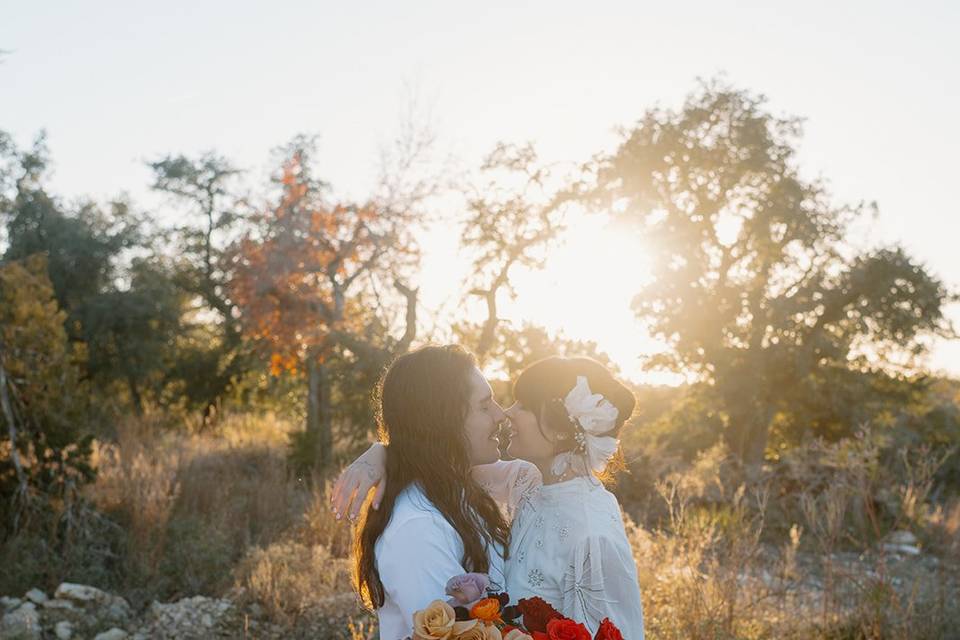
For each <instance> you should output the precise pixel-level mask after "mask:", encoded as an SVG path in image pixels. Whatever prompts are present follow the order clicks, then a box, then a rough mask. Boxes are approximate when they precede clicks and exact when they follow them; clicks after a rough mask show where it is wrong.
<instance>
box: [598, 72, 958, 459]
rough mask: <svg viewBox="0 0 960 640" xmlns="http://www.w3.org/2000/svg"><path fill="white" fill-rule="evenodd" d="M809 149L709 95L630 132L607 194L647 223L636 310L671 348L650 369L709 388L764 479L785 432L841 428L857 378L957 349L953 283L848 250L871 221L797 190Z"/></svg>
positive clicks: (607, 181)
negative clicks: (813, 418) (953, 344)
mask: <svg viewBox="0 0 960 640" xmlns="http://www.w3.org/2000/svg"><path fill="white" fill-rule="evenodd" d="M800 135H801V126H800V121H799V120H798V119H796V118H778V117H775V116H773V115H771V114H770V113H769V112H768V111H767V110H766V108H765V102H764V98H763V97H762V96H755V95H753V94H751V93H749V92H745V91H738V90H735V89H732V88H729V87H726V86H723V85H721V84H720V83H718V82H711V83H706V84H704V85H703V86H702V87H701V89H700V90H699V91H698V92H696V93H694V94H692V95H691V96H689V97H688V99H687V101H686V103H685V104H684V106H683V109H681V110H680V111H672V110H664V109H652V110H650V111H648V112H647V113H646V114H645V115H644V116H643V118H641V119H640V121H639V122H638V123H637V124H636V125H635V126H634V127H633V128H632V129H630V130H628V131H626V132H625V134H624V140H623V142H622V143H621V145H620V146H619V148H618V149H617V150H616V151H615V152H614V153H612V154H611V155H609V156H608V157H606V158H604V159H603V160H602V161H601V163H600V166H599V170H598V187H597V191H596V192H595V194H594V195H595V196H596V200H595V203H596V204H598V205H603V206H605V207H608V208H610V209H613V210H616V211H621V212H623V215H624V216H625V217H626V218H628V219H630V220H633V221H635V222H636V223H637V226H638V228H639V229H640V232H641V233H642V234H643V236H644V238H645V240H646V242H645V244H646V247H647V248H648V250H649V251H650V252H651V254H652V257H653V258H654V260H655V265H656V266H655V272H654V274H653V275H654V278H653V281H652V283H651V284H650V285H649V286H646V287H645V288H643V289H642V290H641V291H640V292H639V293H638V295H637V296H636V299H635V301H634V309H635V310H636V313H637V315H638V317H639V318H640V319H642V320H643V321H645V322H646V323H648V325H649V326H650V327H651V328H652V331H653V333H654V334H655V335H657V336H658V337H660V338H661V339H663V340H664V341H666V342H667V343H668V344H669V350H668V351H667V352H665V353H663V354H661V355H660V356H659V357H658V358H656V359H654V360H653V361H652V363H651V365H652V366H658V367H665V368H669V369H672V370H678V371H679V370H685V371H690V372H694V373H695V374H698V375H699V377H700V379H701V380H702V381H703V382H705V383H707V384H706V386H705V388H708V389H710V390H711V393H712V394H713V396H714V399H715V400H716V402H718V403H719V406H720V407H721V410H722V413H723V422H724V424H725V439H726V441H727V443H728V445H729V447H730V449H731V450H732V451H733V452H735V453H736V454H738V455H739V456H740V457H741V459H742V460H744V461H745V462H747V463H751V464H752V463H758V462H760V461H761V460H762V459H763V457H764V452H765V451H766V450H767V447H768V435H769V434H770V430H771V426H772V425H774V424H778V425H780V428H783V427H784V426H785V425H787V424H789V427H788V428H789V429H792V430H794V432H798V431H799V432H806V433H808V434H809V433H816V428H817V425H816V424H811V423H808V422H807V421H806V420H805V417H806V416H809V415H810V414H809V412H807V411H805V406H809V405H810V404H811V402H813V401H816V402H818V403H820V407H821V408H822V407H823V406H824V403H823V401H824V400H825V399H827V398H829V397H831V396H833V397H834V399H835V402H833V403H830V409H829V411H831V412H832V416H821V417H820V422H821V424H827V423H830V422H831V421H833V420H834V417H836V416H839V415H840V412H841V410H842V409H843V408H845V407H844V405H848V403H849V402H850V401H851V398H852V397H854V396H855V394H854V393H848V392H847V391H845V390H849V389H850V388H851V387H850V385H851V384H853V383H856V384H862V382H861V378H860V377H859V376H857V375H854V374H857V373H859V372H864V371H868V370H877V369H879V370H881V371H882V372H883V375H884V376H886V377H889V376H891V375H892V376H896V375H899V374H898V371H899V372H903V371H904V370H907V371H909V370H910V367H909V366H908V367H907V368H906V369H904V368H898V366H897V363H898V362H906V364H907V365H912V364H913V362H912V361H911V360H910V359H909V357H911V356H917V355H920V354H922V353H923V351H924V344H925V343H924V342H923V340H922V338H923V337H924V336H926V335H930V334H936V335H941V336H950V335H953V330H952V327H951V326H950V323H949V322H948V321H947V320H946V318H945V317H944V304H945V303H946V302H947V301H948V300H949V299H950V294H949V292H948V291H947V290H946V288H945V287H944V285H943V283H942V282H941V281H940V280H938V279H937V278H935V277H933V276H932V275H930V274H929V273H928V272H927V270H926V269H925V268H924V267H923V266H922V265H921V264H919V263H918V262H917V261H916V260H914V259H913V258H911V257H910V256H909V255H907V253H906V252H905V251H904V250H903V249H902V248H900V247H883V248H879V249H873V250H869V251H856V250H855V249H854V248H853V247H852V246H851V245H850V244H849V243H848V242H846V235H847V233H848V230H849V228H850V225H851V223H852V222H853V221H855V220H857V219H858V218H859V217H861V216H862V215H864V213H866V211H867V209H868V208H867V207H865V206H863V205H858V206H835V205H833V204H832V203H831V201H830V198H829V194H828V193H827V191H826V189H825V187H824V185H823V184H822V183H820V182H818V181H809V180H805V179H803V178H801V177H800V176H799V174H798V171H797V167H796V160H795V156H796V142H797V140H798V139H799V137H800ZM904 357H907V359H906V360H904ZM841 421H842V417H841ZM852 426H853V425H849V424H848V425H847V426H846V428H847V429H848V430H849V429H850V428H851V427H852Z"/></svg>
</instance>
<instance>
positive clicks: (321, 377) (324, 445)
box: [307, 350, 333, 470]
mask: <svg viewBox="0 0 960 640" xmlns="http://www.w3.org/2000/svg"><path fill="white" fill-rule="evenodd" d="M319 355H320V354H319V353H316V352H315V351H314V350H311V351H310V353H309V354H308V358H309V360H308V364H307V432H308V434H310V436H311V439H312V441H313V443H314V447H315V448H314V457H313V460H314V466H315V467H316V468H317V469H318V470H324V469H327V468H329V466H330V463H331V462H332V461H333V425H332V408H331V406H330V380H329V372H328V371H327V366H326V365H325V364H324V363H323V362H321V361H320V358H319Z"/></svg>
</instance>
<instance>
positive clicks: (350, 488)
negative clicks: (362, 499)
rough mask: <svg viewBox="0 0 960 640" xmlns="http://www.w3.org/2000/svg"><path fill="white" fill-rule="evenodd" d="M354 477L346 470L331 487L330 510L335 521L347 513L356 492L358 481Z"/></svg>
mask: <svg viewBox="0 0 960 640" xmlns="http://www.w3.org/2000/svg"><path fill="white" fill-rule="evenodd" d="M355 476H356V474H354V473H352V472H351V470H350V469H347V470H346V471H344V472H343V473H341V474H340V477H339V478H338V479H337V483H336V484H335V485H334V487H333V492H332V493H331V495H330V508H331V509H333V514H334V516H336V518H337V520H340V519H341V518H342V517H343V515H344V514H345V513H347V509H348V508H349V507H350V503H351V501H352V499H353V494H354V492H355V491H356V490H357V484H358V481H357V479H356V477H355Z"/></svg>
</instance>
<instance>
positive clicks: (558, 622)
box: [547, 618, 590, 640]
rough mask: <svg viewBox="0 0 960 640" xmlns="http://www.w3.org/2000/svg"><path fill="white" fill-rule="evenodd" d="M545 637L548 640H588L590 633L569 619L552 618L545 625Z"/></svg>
mask: <svg viewBox="0 0 960 640" xmlns="http://www.w3.org/2000/svg"><path fill="white" fill-rule="evenodd" d="M547 637H548V638H550V640H590V632H589V631H587V628H586V627H585V626H583V625H582V624H580V623H579V622H574V621H573V620H570V619H569V618H554V619H553V620H551V621H550V622H548V623H547Z"/></svg>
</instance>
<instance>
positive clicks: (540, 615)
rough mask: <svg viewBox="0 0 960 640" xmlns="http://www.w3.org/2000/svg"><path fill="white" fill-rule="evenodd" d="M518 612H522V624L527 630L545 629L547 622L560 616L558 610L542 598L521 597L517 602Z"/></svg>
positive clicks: (541, 630)
mask: <svg viewBox="0 0 960 640" xmlns="http://www.w3.org/2000/svg"><path fill="white" fill-rule="evenodd" d="M517 607H518V608H519V609H520V612H521V613H523V626H525V627H526V628H527V631H540V632H544V631H546V630H547V623H548V622H550V621H551V620H553V619H554V618H562V617H563V616H562V615H560V612H559V611H557V610H556V609H554V608H553V607H551V606H550V605H549V604H547V602H546V601H545V600H544V599H543V598H538V597H533V598H521V599H520V602H518V603H517Z"/></svg>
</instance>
